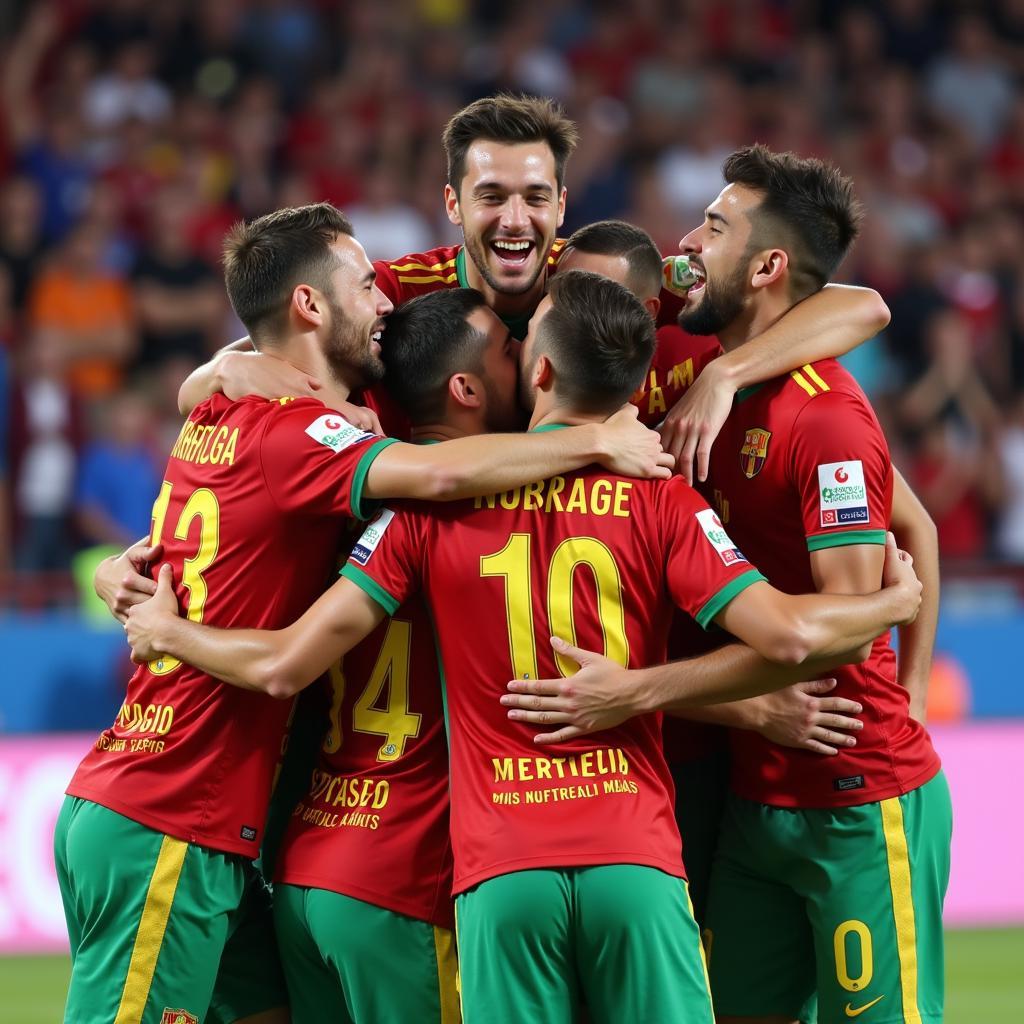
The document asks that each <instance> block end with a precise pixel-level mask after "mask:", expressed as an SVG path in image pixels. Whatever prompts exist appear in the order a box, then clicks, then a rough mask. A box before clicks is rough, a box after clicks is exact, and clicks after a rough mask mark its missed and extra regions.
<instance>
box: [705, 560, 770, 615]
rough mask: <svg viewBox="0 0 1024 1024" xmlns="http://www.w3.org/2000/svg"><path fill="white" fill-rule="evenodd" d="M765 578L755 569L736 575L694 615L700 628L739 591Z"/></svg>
mask: <svg viewBox="0 0 1024 1024" xmlns="http://www.w3.org/2000/svg"><path fill="white" fill-rule="evenodd" d="M764 579H765V577H764V576H762V575H761V573H759V572H758V571H757V570H756V569H748V570H747V571H746V572H745V573H744V574H743V575H742V576H737V577H736V579H734V580H733V581H732V582H731V583H727V584H726V585H725V586H724V587H722V589H721V590H720V591H719V592H718V593H717V594H715V595H714V597H712V598H711V599H710V600H709V601H708V602H707V603H706V604H705V605H704V607H703V608H701V610H700V611H699V612H697V614H696V615H695V616H694V619H695V620H696V622H697V625H698V626H700V628H701V629H707V628H708V626H710V625H711V620H712V619H713V618H714V617H715V616H716V615H717V614H718V613H719V612H720V611H721V610H722V609H723V608H724V607H725V606H726V605H727V604H728V603H729V602H730V601H731V600H732V599H733V598H734V597H735V596H736V595H737V594H739V593H740V592H741V591H744V590H746V589H747V587H749V586H750V585H751V584H752V583H761V582H762V581H763V580H764Z"/></svg>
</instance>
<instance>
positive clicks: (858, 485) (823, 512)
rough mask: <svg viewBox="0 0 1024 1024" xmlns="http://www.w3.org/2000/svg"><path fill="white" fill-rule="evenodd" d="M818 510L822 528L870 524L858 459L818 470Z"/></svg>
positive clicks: (866, 490) (831, 463) (820, 467)
mask: <svg viewBox="0 0 1024 1024" xmlns="http://www.w3.org/2000/svg"><path fill="white" fill-rule="evenodd" d="M818 507H819V512H820V517H821V525H822V526H849V525H850V524H851V523H870V522H871V513H870V512H869V511H868V489H867V487H866V486H865V484H864V464H863V463H862V462H861V460H860V459H851V460H850V461H849V462H829V463H826V464H824V465H820V466H818Z"/></svg>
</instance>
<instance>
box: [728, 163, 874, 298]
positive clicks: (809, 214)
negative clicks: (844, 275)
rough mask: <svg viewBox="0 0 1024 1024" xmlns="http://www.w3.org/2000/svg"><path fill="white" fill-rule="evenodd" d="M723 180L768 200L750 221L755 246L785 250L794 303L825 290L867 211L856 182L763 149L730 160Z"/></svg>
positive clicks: (827, 166) (831, 170) (829, 169)
mask: <svg viewBox="0 0 1024 1024" xmlns="http://www.w3.org/2000/svg"><path fill="white" fill-rule="evenodd" d="M722 174H723V176H724V178H725V180H726V182H728V183H729V184H731V185H732V184H735V185H745V186H746V187H747V188H752V189H755V190H756V191H758V192H761V193H762V194H763V195H764V198H763V199H762V200H761V203H760V205H759V206H758V207H757V208H756V211H754V212H753V213H752V215H751V218H750V219H751V223H752V225H753V234H752V235H751V246H752V248H767V247H769V246H772V245H777V246H779V248H782V249H785V250H786V253H787V255H788V256H789V271H790V275H791V280H792V291H793V294H794V297H795V298H804V297H805V296H806V295H809V294H811V293H812V292H816V291H818V289H819V288H822V287H824V285H825V284H826V283H827V282H828V279H829V278H830V277H831V276H832V275H833V274H834V273H835V270H836V268H837V267H838V266H839V264H840V263H842V261H843V257H845V256H846V253H847V252H848V251H849V248H850V246H851V245H852V244H853V241H854V239H855V238H856V237H857V233H858V231H859V230H860V222H861V219H862V217H863V208H862V207H861V204H860V203H859V202H858V201H857V199H856V197H855V196H854V194H853V182H852V181H851V180H850V179H849V178H847V177H845V176H844V175H843V174H842V173H841V172H840V171H839V169H838V168H837V167H834V166H832V165H831V164H826V163H824V162H823V161H821V160H815V159H811V158H806V157H800V156H797V155H796V154H795V153H773V152H772V151H771V150H770V149H769V148H768V147H767V146H764V145H761V144H760V143H757V144H755V145H753V146H745V147H744V148H743V149H737V150H736V152H734V153H732V154H730V155H729V156H728V157H727V158H726V160H725V163H724V164H723V165H722Z"/></svg>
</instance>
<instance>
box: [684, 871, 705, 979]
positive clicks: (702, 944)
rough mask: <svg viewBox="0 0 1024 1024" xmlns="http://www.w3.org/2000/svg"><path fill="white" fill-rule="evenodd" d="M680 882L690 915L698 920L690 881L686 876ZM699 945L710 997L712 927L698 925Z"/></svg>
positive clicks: (701, 963)
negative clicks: (703, 929)
mask: <svg viewBox="0 0 1024 1024" xmlns="http://www.w3.org/2000/svg"><path fill="white" fill-rule="evenodd" d="M679 881H680V882H682V883H683V895H684V896H685V897H686V909H687V910H689V911H690V917H692V918H693V919H694V921H696V920H697V918H696V916H695V915H694V913H693V900H691V899H690V883H689V882H688V881H687V880H686V879H685V878H680V879H679ZM705 936H707V944H706V945H705V942H704V937H705ZM697 945H698V946H700V965H701V967H703V968H704V984H705V985H707V987H708V998H710V997H711V978H710V977H708V962H709V957H710V956H711V929H710V928H709V929H707V931H704V932H702V931H701V930H700V925H699V924H698V925H697Z"/></svg>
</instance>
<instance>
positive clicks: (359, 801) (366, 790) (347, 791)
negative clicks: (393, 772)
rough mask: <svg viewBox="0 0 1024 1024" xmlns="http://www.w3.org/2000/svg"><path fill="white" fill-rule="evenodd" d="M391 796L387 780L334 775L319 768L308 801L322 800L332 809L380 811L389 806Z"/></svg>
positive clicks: (316, 770) (315, 773) (315, 771)
mask: <svg viewBox="0 0 1024 1024" xmlns="http://www.w3.org/2000/svg"><path fill="white" fill-rule="evenodd" d="M390 795H391V783H390V782H388V780H387V779H372V778H352V777H350V776H346V775H332V774H331V773H330V772H324V771H321V770H320V769H319V768H317V769H315V770H314V772H313V784H312V786H310V789H309V797H308V799H310V800H322V801H323V802H324V803H325V804H327V805H329V806H330V807H372V808H373V809H374V810H375V811H379V810H380V809H381V808H382V807H385V806H386V805H387V802H388V797H389V796H390Z"/></svg>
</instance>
